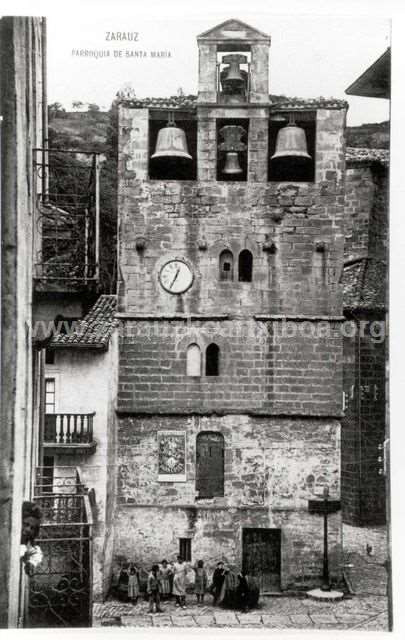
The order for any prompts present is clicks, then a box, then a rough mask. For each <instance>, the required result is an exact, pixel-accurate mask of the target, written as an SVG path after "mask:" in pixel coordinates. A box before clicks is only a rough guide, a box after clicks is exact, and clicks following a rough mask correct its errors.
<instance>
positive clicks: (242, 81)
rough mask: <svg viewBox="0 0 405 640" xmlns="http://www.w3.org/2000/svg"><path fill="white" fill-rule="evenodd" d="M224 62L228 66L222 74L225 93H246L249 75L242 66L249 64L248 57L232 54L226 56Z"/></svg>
mask: <svg viewBox="0 0 405 640" xmlns="http://www.w3.org/2000/svg"><path fill="white" fill-rule="evenodd" d="M222 62H223V63H225V64H228V65H229V66H228V67H225V68H224V69H223V70H222V72H221V84H222V89H223V91H224V92H225V93H229V94H240V93H244V91H245V89H246V86H247V73H246V71H244V70H242V69H240V64H244V63H246V62H247V58H246V56H241V55H238V54H236V55H235V54H231V55H227V56H224V57H223V59H222Z"/></svg>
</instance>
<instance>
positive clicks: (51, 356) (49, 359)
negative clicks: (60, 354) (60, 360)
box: [45, 349, 55, 364]
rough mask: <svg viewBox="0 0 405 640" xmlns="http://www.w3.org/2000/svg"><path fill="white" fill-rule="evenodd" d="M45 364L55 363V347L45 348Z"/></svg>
mask: <svg viewBox="0 0 405 640" xmlns="http://www.w3.org/2000/svg"><path fill="white" fill-rule="evenodd" d="M45 364H55V351H54V350H53V349H45Z"/></svg>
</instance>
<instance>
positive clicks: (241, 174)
mask: <svg viewBox="0 0 405 640" xmlns="http://www.w3.org/2000/svg"><path fill="white" fill-rule="evenodd" d="M216 125H217V180H218V181H221V182H246V180H247V172H248V139H249V119H248V118H226V119H225V118H218V119H217V121H216Z"/></svg>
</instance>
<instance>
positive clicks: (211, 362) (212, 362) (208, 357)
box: [205, 342, 219, 376]
mask: <svg viewBox="0 0 405 640" xmlns="http://www.w3.org/2000/svg"><path fill="white" fill-rule="evenodd" d="M205 375H206V376H219V347H218V345H216V344H215V343H214V342H212V343H211V344H209V345H208V347H207V350H206V352H205Z"/></svg>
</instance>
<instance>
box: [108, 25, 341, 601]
mask: <svg viewBox="0 0 405 640" xmlns="http://www.w3.org/2000/svg"><path fill="white" fill-rule="evenodd" d="M231 22H232V24H231V25H228V27H227V28H226V29H225V31H223V25H222V26H221V27H218V30H217V31H216V30H213V32H212V33H211V32H209V34H208V35H207V34H203V36H202V37H201V38H202V39H201V38H200V40H199V46H200V56H201V57H200V94H199V98H198V103H197V104H196V105H195V107H193V108H189V115H188V117H189V118H190V119H194V120H195V122H196V126H197V135H198V145H197V176H198V180H197V181H180V180H179V181H175V180H170V181H169V180H164V179H159V180H156V179H153V180H150V179H149V178H148V176H149V162H150V160H149V142H148V131H149V127H150V122H151V118H153V115H154V109H153V106H152V105H150V106H145V104H131V103H124V104H122V105H121V106H120V114H119V188H118V193H119V269H120V282H119V289H118V293H119V303H118V304H119V307H118V311H119V312H118V317H119V319H120V321H121V326H120V333H121V335H120V348H119V391H118V403H117V410H118V425H117V446H118V461H119V465H118V503H117V509H116V516H115V521H116V528H115V538H114V556H115V558H116V559H117V561H118V560H119V559H121V560H122V559H123V558H127V559H134V560H135V559H136V560H137V561H138V562H139V563H140V564H141V565H142V566H144V567H148V566H149V565H150V563H151V562H153V561H157V560H160V559H161V558H162V557H163V556H169V557H170V558H171V559H172V558H173V557H174V556H175V555H176V554H177V553H178V551H179V539H180V538H188V539H189V540H190V541H191V558H192V560H193V561H194V560H196V559H198V558H199V557H201V558H203V559H204V560H205V561H206V564H207V567H208V569H209V570H212V568H213V566H214V564H215V562H216V561H218V559H220V558H225V559H226V560H227V561H228V562H229V563H230V565H231V566H233V567H234V568H240V566H241V563H243V562H244V557H245V555H246V549H245V548H244V543H243V531H244V530H245V529H255V530H256V529H257V530H259V531H264V530H270V531H274V530H278V531H280V532H281V547H280V549H279V554H280V568H279V572H280V576H279V578H280V584H279V586H280V587H281V588H286V587H288V586H291V585H293V584H297V583H298V582H299V580H303V579H306V578H308V577H311V579H312V580H315V582H316V579H317V577H318V576H319V575H320V573H321V564H322V544H323V537H322V535H323V533H322V522H321V520H320V518H319V516H316V515H313V514H311V515H310V514H309V513H308V500H309V499H310V498H313V497H314V496H315V494H316V493H319V490H320V487H322V485H324V484H325V483H328V484H329V485H330V487H331V493H332V495H333V497H336V498H339V492H340V417H341V411H342V404H341V399H342V384H341V377H342V335H341V331H340V326H341V322H342V320H343V316H342V298H341V294H340V287H339V284H338V283H339V278H340V275H341V270H342V266H343V243H344V228H343V213H344V126H345V113H346V111H345V104H344V103H342V104H336V103H335V104H333V105H329V106H328V104H327V103H325V102H324V103H319V104H318V103H316V102H311V103H310V106H308V105H306V107H305V106H304V111H306V113H308V112H311V113H312V114H313V117H314V119H315V123H316V143H315V160H314V162H315V180H314V181H313V182H269V181H268V178H269V176H268V170H267V167H268V156H269V146H268V131H269V117H270V115H271V114H272V113H273V110H274V109H275V110H277V109H276V107H275V106H274V105H273V106H272V107H270V102H269V99H268V96H267V84H266V82H267V77H268V44H269V39H268V37H267V36H266V38H267V44H266V46H265V47H264V45H263V42H260V43H259V44H258V43H255V42H254V38H253V36H252V33H251V31H249V30H245V37H246V38H249V37H252V38H253V40H252V42H250V44H251V45H252V46H253V47H254V51H253V50H252V49H251V54H252V61H253V59H254V60H255V63H254V64H253V63H252V71H251V72H252V74H253V73H254V74H257V77H256V75H255V78H254V82H253V81H252V82H253V84H254V86H255V87H256V88H257V92H254V96H253V98H252V100H250V101H249V103H244V102H242V103H241V104H239V105H235V104H233V105H232V107H229V106H226V105H223V104H221V105H219V104H212V102H215V101H216V99H217V98H216V93H215V83H214V85H212V79H213V78H215V65H214V68H213V69H211V67H212V64H213V62H212V61H213V60H215V59H216V58H215V56H216V54H215V56H214V55H213V51H215V47H216V46H218V47H220V48H219V50H221V51H224V50H226V46H227V45H228V44H229V42H228V41H229V39H231V40H232V38H231V36H230V35H229V33H230V31H227V29H230V30H231V31H233V30H235V29H236V30H237V28H239V27H237V25H238V24H239V23H237V22H235V21H231ZM234 22H235V24H234ZM245 27H246V25H245ZM238 33H239V32H238ZM226 34H227V35H226ZM246 34H247V35H246ZM249 34H250V35H249ZM235 37H236V36H235ZM237 37H238V38H239V37H242V36H240V33H239V35H238V36H237ZM257 37H258V39H259V40H260V39H262V38H263V37H264V36H263V34H259V35H258V36H257ZM243 46H246V47H248V46H249V42H248V41H246V42H244V43H243ZM221 47H222V48H221ZM233 50H235V49H233ZM244 50H246V49H244ZM264 50H266V51H265V55H264V53H263V52H264ZM205 64H207V65H208V67H209V68H208V67H207V68H206V69H205V70H204V65H205ZM210 65H211V66H210ZM210 82H211V84H210ZM264 87H266V96H265V99H264V98H263V95H262V91H264ZM283 108H285V109H287V107H285V105H284V106H283ZM299 108H300V109H301V110H303V107H302V105H301V106H300V107H299ZM286 115H287V117H288V109H287V112H286ZM238 118H239V119H244V121H248V123H249V126H248V131H249V135H248V151H247V166H248V169H247V180H246V181H245V182H243V181H239V182H231V181H228V182H223V181H218V180H217V167H216V162H217V149H216V145H217V143H216V131H217V121H218V120H221V122H222V121H223V120H225V121H226V119H228V120H229V122H234V121H235V119H236V120H237V119H238ZM244 249H248V250H249V251H250V253H251V256H252V258H253V272H252V278H251V281H248V282H244V281H241V280H240V278H238V260H239V255H240V252H241V251H242V250H244ZM224 250H225V251H227V252H228V255H229V252H232V254H233V271H234V278H233V280H229V279H228V280H227V281H223V280H221V278H220V272H219V265H220V254H221V252H222V251H224ZM170 260H180V261H181V262H182V263H183V264H185V265H187V267H188V268H189V269H190V271H191V273H192V279H193V281H192V285H191V286H190V287H189V289H188V290H187V291H185V292H184V293H181V294H178V295H175V294H172V293H170V292H168V291H167V290H165V289H164V288H163V287H162V286H161V283H160V273H161V270H162V267H163V266H164V265H165V264H166V263H167V262H168V261H170ZM212 343H215V344H216V345H217V347H219V371H218V375H213V376H210V375H205V374H206V373H207V370H206V369H205V367H206V362H207V360H208V358H209V356H208V354H207V347H208V346H209V345H210V344H212ZM190 345H197V346H198V347H199V349H200V353H201V375H197V376H190V375H187V362H186V361H187V350H188V347H189V346H190ZM171 431H173V433H176V434H178V433H180V434H184V438H185V451H184V460H185V469H184V473H183V472H182V473H181V474H180V475H181V479H180V478H179V477H177V478H176V480H174V481H173V482H168V481H167V480H168V479H167V478H165V479H162V478H161V477H160V475H159V464H158V460H159V444H158V443H159V434H160V433H162V432H164V433H170V432H171ZM204 432H205V433H206V432H209V433H214V434H218V433H219V434H221V436H222V437H223V443H224V449H223V456H224V460H223V465H224V467H223V470H224V491H223V495H216V496H214V497H212V498H208V499H201V498H200V497H199V495H196V475H197V464H196V447H197V439H198V435H199V434H200V433H204ZM330 531H331V547H332V549H331V571H332V575H333V576H334V577H335V578H336V577H338V576H339V575H340V569H341V562H340V547H341V532H340V514H339V513H335V514H333V515H332V516H331V518H330Z"/></svg>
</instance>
